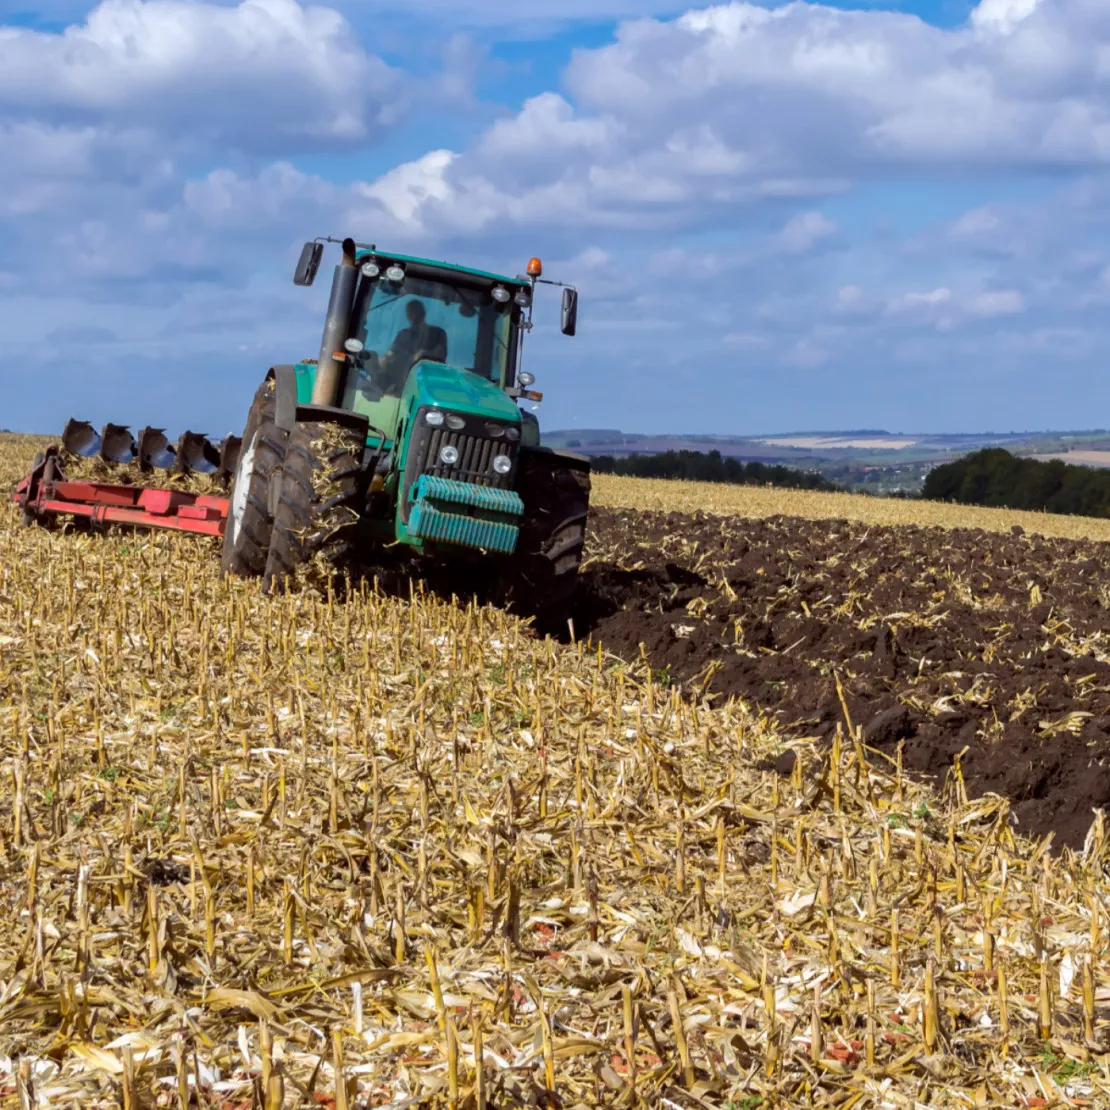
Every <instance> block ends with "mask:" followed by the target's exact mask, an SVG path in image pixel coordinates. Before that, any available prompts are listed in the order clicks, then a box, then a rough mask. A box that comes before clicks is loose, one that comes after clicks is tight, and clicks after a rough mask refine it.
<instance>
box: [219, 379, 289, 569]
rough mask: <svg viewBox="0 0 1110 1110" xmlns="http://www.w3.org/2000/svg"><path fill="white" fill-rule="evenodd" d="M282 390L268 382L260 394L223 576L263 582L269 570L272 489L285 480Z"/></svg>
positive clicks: (232, 507) (238, 476)
mask: <svg viewBox="0 0 1110 1110" xmlns="http://www.w3.org/2000/svg"><path fill="white" fill-rule="evenodd" d="M276 419H277V395H276V385H275V383H274V380H273V379H272V378H267V380H266V381H264V382H263V383H262V384H261V385H260V386H259V387H258V392H257V393H255V395H254V401H253V403H252V404H251V408H250V412H249V413H248V414H247V426H246V427H245V428H244V429H243V445H242V447H241V449H240V452H239V463H238V465H237V466H236V469H235V476H234V478H233V479H232V482H231V489H230V491H229V503H228V512H227V525H226V527H225V529H224V549H223V555H222V557H221V559H220V569H221V572H222V573H223V574H235V575H239V576H240V577H243V578H257V577H258V576H259V575H260V574H262V573H263V572H264V571H265V570H266V557H267V555H268V554H269V551H270V536H271V534H272V532H273V527H274V517H273V514H272V513H271V512H270V485H271V482H273V481H275V480H276V477H275V476H280V474H281V467H282V463H283V461H284V459H285V450H286V442H287V440H288V435H289V433H288V432H285V431H283V430H282V429H281V428H279V427H278V426H277V423H276Z"/></svg>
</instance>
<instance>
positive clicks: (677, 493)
mask: <svg viewBox="0 0 1110 1110" xmlns="http://www.w3.org/2000/svg"><path fill="white" fill-rule="evenodd" d="M593 482H594V494H595V496H594V498H593V502H594V503H595V504H597V505H604V506H606V507H608V508H613V509H648V510H653V511H658V512H666V513H670V512H686V513H692V512H697V511H699V510H700V511H702V512H709V513H715V514H717V515H719V516H743V517H753V518H760V517H769V516H797V517H805V518H806V519H810V520H855V521H859V522H861V523H863V524H886V525H897V524H912V525H916V526H918V527H927V528H982V529H985V530H986V531H989V532H1009V531H1010V529H1011V528H1013V526H1014V525H1015V524H1016V525H1018V527H1020V528H1024V529H1025V531H1026V532H1036V533H1037V534H1038V535H1043V536H1061V537H1064V538H1067V539H1076V540H1080V539H1082V540H1088V539H1089V540H1104V541H1107V540H1110V520H1107V519H1101V518H1097V517H1085V516H1060V515H1055V514H1052V513H1031V512H1025V511H1022V510H1018V509H981V508H978V507H976V506H971V505H947V504H944V503H942V502H939V501H901V500H896V499H894V498H889V497H865V496H862V495H860V494H854V493H816V492H811V491H809V490H789V489H772V488H764V487H757V486H727V485H723V484H715V483H711V482H672V481H663V480H646V479H643V478H624V477H619V476H616V475H612V474H598V475H595V476H594V479H593Z"/></svg>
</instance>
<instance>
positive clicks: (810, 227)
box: [778, 212, 837, 254]
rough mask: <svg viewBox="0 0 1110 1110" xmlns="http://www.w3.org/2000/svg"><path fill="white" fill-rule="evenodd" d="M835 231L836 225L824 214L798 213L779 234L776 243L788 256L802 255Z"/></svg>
mask: <svg viewBox="0 0 1110 1110" xmlns="http://www.w3.org/2000/svg"><path fill="white" fill-rule="evenodd" d="M836 231H837V226H836V224H835V223H833V221H832V220H830V219H829V218H828V217H827V216H826V215H824V213H822V212H800V213H799V214H798V215H797V216H793V217H791V219H790V220H789V221H788V223H787V225H786V226H785V227H784V228H783V229H782V231H781V232H780V233H779V236H778V243H779V245H780V246H781V247H782V249H783V250H784V251H787V252H788V253H790V254H804V253H805V252H806V251H808V250H810V249H812V248H813V247H814V246H815V245H816V244H817V243H819V242H821V240H822V239H827V238H828V237H829V236H830V235H833V234H835V232H836Z"/></svg>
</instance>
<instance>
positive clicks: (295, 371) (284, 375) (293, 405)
mask: <svg viewBox="0 0 1110 1110" xmlns="http://www.w3.org/2000/svg"><path fill="white" fill-rule="evenodd" d="M266 377H267V378H272V379H273V381H274V392H275V394H276V396H275V398H274V404H275V408H276V421H275V422H276V423H277V426H278V427H279V428H281V429H283V430H284V431H287V432H290V431H292V430H293V425H294V424H296V422H297V405H307V404H309V403H310V402H311V401H312V380H313V377H314V375H313V373H312V372H311V369H310V368H309V367H308V366H306V365H305V364H304V363H297V365H295V366H294V365H292V364H287V363H285V364H282V365H280V366H271V367H270V369H269V370H268V371H267V373H266Z"/></svg>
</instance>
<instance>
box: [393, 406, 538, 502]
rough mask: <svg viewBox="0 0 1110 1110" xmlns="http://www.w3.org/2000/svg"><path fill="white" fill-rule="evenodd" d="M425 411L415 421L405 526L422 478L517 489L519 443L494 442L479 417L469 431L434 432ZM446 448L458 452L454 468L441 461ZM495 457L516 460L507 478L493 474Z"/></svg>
mask: <svg viewBox="0 0 1110 1110" xmlns="http://www.w3.org/2000/svg"><path fill="white" fill-rule="evenodd" d="M425 411H426V410H425V409H423V408H421V409H420V410H419V411H418V412H417V413H416V415H415V417H414V425H413V430H412V439H411V441H410V443H409V450H408V456H407V458H406V460H405V472H404V477H403V480H402V483H401V498H402V500H401V517H402V519H403V520H404V521H405V522H406V523H407V522H408V519H409V510H410V508H411V502H410V500H409V497H410V492H411V490H412V486H413V484H414V483H415V482H416V480H417V479H418V478H419V477H420V476H421V475H422V474H431V475H434V476H435V477H437V478H453V479H455V480H456V481H459V482H470V483H471V484H472V485H478V486H491V487H492V488H494V489H512V488H513V487H514V485H515V482H516V460H517V452H518V449H519V447H520V444H519V442H516V443H514V442H512V441H511V440H507V439H504V438H503V437H501V436H498V437H497V438H493V437H491V436H488V435H485V434H484V432H485V425H486V420H485V419H484V418H482V417H477V416H467V417H466V420H467V427H466V428H464V429H462V431H458V432H456V431H452V430H451V429H449V428H447V427H439V428H432V427H429V425H427V424H425V423H424V412H425ZM447 446H451V447H454V448H456V449H457V450H458V452H459V461H458V462H457V463H456V464H455V465H454V466H445V465H444V464H443V463H441V462H440V461H439V453H440V451H441V450H442V449H443V448H444V447H447ZM495 455H508V456H509V458H510V459H512V460H513V468H512V469H511V470H510V471H509V473H508V474H496V473H494V470H493V459H494V456H495Z"/></svg>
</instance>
